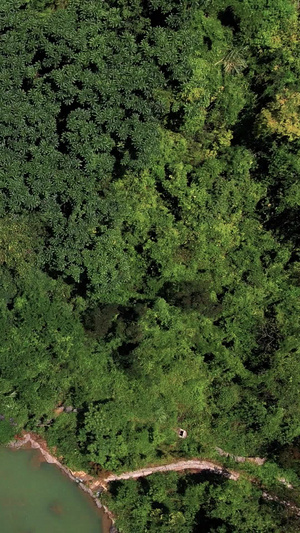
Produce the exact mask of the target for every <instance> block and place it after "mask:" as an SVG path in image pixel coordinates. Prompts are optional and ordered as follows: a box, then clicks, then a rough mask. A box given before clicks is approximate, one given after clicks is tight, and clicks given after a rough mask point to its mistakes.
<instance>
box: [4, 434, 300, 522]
mask: <svg viewBox="0 0 300 533" xmlns="http://www.w3.org/2000/svg"><path fill="white" fill-rule="evenodd" d="M26 445H29V446H31V447H32V448H36V449H38V450H39V451H40V452H41V453H42V455H43V456H44V458H45V460H46V461H47V462H48V463H53V464H55V465H56V466H58V467H59V468H60V469H61V470H62V471H63V472H64V473H65V474H66V475H67V476H68V477H69V478H70V479H72V480H73V481H76V482H77V483H78V484H79V487H80V488H81V489H82V490H84V491H85V492H87V493H88V494H89V495H90V496H91V497H92V498H93V499H94V501H95V503H96V505H97V506H98V507H99V508H103V510H104V511H105V513H107V515H108V517H109V518H110V520H111V522H112V524H114V517H113V515H112V513H110V511H109V510H108V509H107V508H106V507H105V506H104V505H103V504H102V503H101V501H100V499H99V498H98V496H99V494H100V493H101V492H103V491H104V490H107V488H108V487H107V486H108V484H109V483H110V482H112V481H118V480H123V479H124V480H125V479H138V478H140V477H146V476H150V475H151V474H155V473H156V472H182V471H184V470H187V471H189V472H190V473H192V474H195V473H199V472H202V471H209V472H211V473H213V474H218V475H221V476H223V477H225V478H227V479H230V480H232V481H238V480H239V479H240V478H241V477H242V476H243V477H244V478H246V479H248V481H251V482H252V483H253V482H255V480H254V479H253V478H251V477H250V476H249V475H247V474H246V473H244V472H243V473H241V472H237V471H236V470H232V469H226V468H224V467H223V466H222V465H220V464H218V463H217V462H213V461H207V460H205V459H188V460H181V461H177V462H174V463H169V464H168V465H160V466H152V467H149V468H141V469H139V470H133V471H131V472H124V473H123V474H113V473H110V474H104V473H103V474H102V476H98V477H94V476H91V475H90V474H87V473H86V472H75V471H72V470H70V469H69V468H68V467H66V466H65V465H63V464H62V463H61V462H60V460H59V459H58V458H57V457H55V455H53V454H52V453H50V451H49V449H48V446H47V443H46V441H45V440H43V439H42V438H41V437H39V435H36V434H34V433H23V434H22V435H21V436H20V437H18V438H16V440H15V441H13V442H11V443H10V445H9V446H10V447H11V448H21V447H22V446H26ZM217 451H218V453H219V455H221V456H226V457H232V458H235V459H236V461H237V462H238V463H239V462H245V461H249V462H252V463H255V464H257V465H262V464H263V463H264V462H265V459H261V458H259V457H235V456H233V455H231V454H228V453H227V452H224V451H223V450H222V449H221V448H217ZM278 481H279V482H281V483H283V484H284V485H286V486H287V487H288V488H292V486H291V485H289V484H288V483H287V482H286V480H285V479H279V480H278ZM262 497H263V499H264V500H266V501H274V502H277V503H279V504H281V505H283V506H284V507H286V508H288V509H289V510H290V511H292V512H293V513H294V514H295V515H296V516H297V517H299V518H300V508H299V507H297V506H296V505H295V504H294V503H292V502H289V501H287V500H282V499H280V498H279V497H278V496H276V495H272V494H270V493H268V492H266V491H263V492H262Z"/></svg>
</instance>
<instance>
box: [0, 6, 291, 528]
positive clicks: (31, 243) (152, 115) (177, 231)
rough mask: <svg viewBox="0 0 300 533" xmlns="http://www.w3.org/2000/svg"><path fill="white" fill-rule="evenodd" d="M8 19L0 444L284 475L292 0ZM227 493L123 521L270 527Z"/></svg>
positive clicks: (119, 463) (75, 460) (2, 145)
mask: <svg viewBox="0 0 300 533" xmlns="http://www.w3.org/2000/svg"><path fill="white" fill-rule="evenodd" d="M0 14H1V17H0V41H1V48H0V64H1V69H0V79H1V95H0V100H1V106H0V121H1V132H0V137H1V141H0V156H1V158H0V161H1V163H0V186H1V199H0V276H1V280H0V281H1V283H0V294H1V298H0V313H1V321H0V337H1V343H0V346H1V347H0V385H1V386H0V389H1V390H0V413H1V410H2V411H3V416H5V420H6V421H7V420H8V421H9V420H10V419H12V420H13V421H14V422H13V424H16V425H12V423H9V425H7V423H6V422H5V423H3V424H2V422H1V421H0V431H3V438H2V437H1V439H2V440H3V441H7V440H9V438H11V430H15V429H16V430H19V429H21V428H24V427H26V428H29V429H34V430H37V429H38V428H40V431H41V432H43V433H44V435H45V436H46V437H47V438H48V439H49V442H50V443H51V444H53V445H56V446H57V447H58V450H59V452H60V453H62V454H63V455H64V456H65V458H66V461H69V463H70V464H72V466H76V465H78V466H80V467H82V466H83V465H84V466H86V465H89V464H91V463H95V464H98V465H100V466H102V467H104V468H106V469H115V470H120V471H121V470H124V469H128V468H137V467H139V466H141V465H146V464H149V463H155V462H159V461H161V462H164V461H167V460H169V459H172V458H173V459H174V458H177V457H181V456H195V455H197V454H200V453H204V450H205V453H207V454H211V453H213V450H214V448H215V446H220V447H222V448H224V449H226V450H227V451H228V452H231V453H235V454H237V455H259V454H265V455H266V456H268V457H271V458H272V459H273V461H274V464H275V462H276V460H277V457H281V454H284V453H287V452H286V450H289V449H293V446H294V443H295V442H296V443H297V442H298V439H299V437H300V430H299V415H300V404H299V398H298V391H299V384H300V372H299V368H300V364H299V363H300V352H299V347H298V339H299V332H300V323H299V311H300V310H299V296H300V295H299V290H300V289H299V287H300V283H299V280H300V276H299V268H300V266H299V265H300V261H299V246H300V240H299V231H298V230H299V227H298V226H299V223H298V221H299V215H300V212H299V205H300V192H299V170H300V167H299V94H300V93H299V72H300V62H299V53H298V47H299V32H298V15H299V11H298V9H297V2H295V1H293V0H289V1H283V0H276V1H273V2H266V1H265V0H247V1H244V2H241V1H239V0H230V1H229V0H217V1H214V2H209V1H204V0H203V1H201V2H200V1H199V2H194V1H190V0H186V1H182V2H178V1H175V0H169V1H162V0H151V1H149V2H144V1H141V0H134V1H130V2H129V1H127V0H107V1H105V0H104V1H101V2H100V1H98V0H70V1H69V2H65V1H59V2H52V1H43V0H40V1H39V0H30V1H28V2H26V1H24V0H15V1H14V2H12V1H11V0H3V2H2V3H1V6H0ZM62 403H66V404H70V405H74V406H75V407H76V409H77V412H72V413H71V414H67V413H64V414H63V415H61V416H59V417H55V416H54V414H53V410H54V409H55V407H56V406H57V405H58V404H62ZM1 424H2V425H1ZM178 427H183V428H185V429H186V430H187V432H188V438H187V439H186V440H181V439H179V438H178V437H177V433H176V430H177V429H178ZM14 428H15V429H14ZM274 450H276V453H275V451H274ZM286 462H287V463H288V464H289V468H293V460H291V463H292V464H290V463H289V461H286ZM296 466H297V465H296ZM170 479H171V478H170ZM172 479H173V478H172ZM174 479H175V478H174ZM173 481H174V480H173ZM173 481H172V483H171V485H172V484H173ZM157 483H158V482H157ZM174 483H175V481H174ZM176 483H177V481H176ZM176 483H175V485H176ZM158 484H159V483H158ZM171 485H170V491H171V492H172V491H173V490H174V491H175V492H176V494H177V492H178V491H179V488H178V487H177V486H176V487H175V488H174V489H173V488H172V487H171ZM128 486H130V487H131V488H130V490H129V489H128V490H129V492H130V494H129V493H128V498H129V499H130V501H132V502H135V498H136V493H137V492H138V491H139V488H138V487H135V486H134V484H132V485H128ZM172 486H173V485H172ZM199 487H200V488H199ZM228 487H229V485H228ZM223 488H224V487H222V489H223ZM177 489H178V490H177ZM217 489H219V487H214V488H213V489H212V490H213V492H214V496H212V495H211V494H210V492H209V485H205V487H204V488H203V487H202V485H201V486H200V485H199V486H197V488H195V487H193V489H191V490H192V492H193V490H195V493H194V492H193V494H191V499H192V501H193V502H194V504H193V505H194V506H195V508H193V509H192V510H191V509H190V510H189V507H188V504H184V505H183V503H182V505H181V506H179V507H178V506H177V504H175V503H174V504H173V503H172V505H171V504H170V512H169V513H167V514H166V513H165V512H164V509H162V512H161V511H160V510H157V509H156V510H155V508H154V509H152V508H151V509H150V507H151V505H152V503H151V501H150V500H151V498H150V499H148V500H147V498H146V500H147V501H145V499H144V500H143V498H144V495H142V496H143V497H142V500H143V502H144V503H141V506H145V509H144V510H143V516H142V515H141V518H140V519H139V517H138V512H137V510H136V509H135V510H134V514H135V517H136V518H135V519H136V520H137V522H134V521H133V522H131V521H132V520H133V518H132V517H130V518H129V517H128V520H127V522H128V523H133V524H135V526H134V527H137V528H145V527H148V528H150V529H149V531H151V528H152V530H154V529H155V527H156V530H157V528H158V527H161V528H162V529H161V530H162V531H172V532H175V531H183V529H186V530H187V531H188V528H191V527H193V526H192V524H193V520H194V517H195V513H197V512H198V510H199V504H198V503H197V505H198V507H197V505H196V504H195V502H197V501H198V500H197V498H198V499H200V500H201V498H202V497H204V496H205V498H206V499H208V501H210V502H214V503H210V504H207V506H206V507H205V509H206V510H205V513H207V517H208V518H207V520H208V522H209V523H211V524H212V526H211V530H212V531H213V530H215V531H227V530H228V531H234V530H236V531H243V530H244V529H243V528H244V527H246V526H245V524H248V526H247V527H248V530H249V531H251V528H252V530H253V531H254V530H255V531H267V528H268V527H269V530H270V531H272V527H273V526H270V522H268V520H269V518H268V516H269V515H268V513H267V514H266V516H265V515H263V517H262V521H261V522H260V521H259V517H258V515H259V513H258V507H257V505H258V504H257V494H254V493H252V492H251V491H250V489H249V487H248V488H247V487H243V490H244V491H245V495H247V497H249V499H250V500H251V502H252V503H251V504H249V507H248V509H247V506H246V504H245V501H244V499H243V496H242V495H241V494H239V493H234V494H232V493H231V488H230V489H229V488H228V490H227V488H226V490H225V488H224V491H225V492H224V500H222V494H221V493H220V492H218V490H217ZM122 490H123V489H122ZM126 490H127V489H126ZM155 490H156V489H155ZM168 490H169V489H168ZM233 490H234V491H235V490H236V489H233ZM124 491H125V488H124ZM197 491H198V492H197ZM203 491H204V492H203ZM249 491H250V492H249ZM179 492H180V491H179ZM124 494H125V493H124ZM203 495H204V496H203ZM125 496H126V495H125ZM125 496H124V498H125ZM181 496H182V495H181ZM181 496H180V498H181ZM126 498H127V496H126ZM126 498H125V499H126ZM214 498H215V499H214ZM251 498H252V499H251ZM200 500H199V501H200ZM120 501H123V496H122V498H120ZM139 501H140V500H139V499H137V502H139ZM201 501H202V500H201ZM219 501H223V503H221V504H220V506H219V503H218V502H219ZM224 502H225V503H224ZM253 502H254V503H253ZM225 504H226V505H225ZM122 505H123V503H122ZM168 505H169V503H168ZM203 505H204V504H203ZM209 505H210V506H211V507H209ZM196 507H197V509H198V510H197V511H195V509H196ZM118 509H119V508H118ZM118 509H117V512H118V513H119V512H121V511H119V510H118ZM226 509H229V511H228V513H227V514H226ZM237 509H241V510H242V512H241V516H240V517H239V516H238V513H237ZM125 511H126V509H125ZM127 511H128V509H127ZM127 511H126V512H127ZM132 512H133V511H132ZM214 512H215V513H217V514H216V515H214V514H213V513H214ZM149 513H150V514H151V513H152V514H151V517H152V518H151V520H152V524H153V525H151V524H150V525H149V524H148V522H147V520H148V518H147V517H148V516H149ZM161 513H162V516H163V518H161ZM251 514H253V516H254V517H256V518H253V519H252V518H251V516H250V515H251ZM267 515H268V516H267ZM214 520H216V521H217V522H216V523H215V522H214ZM251 520H252V522H253V524H254V525H251V524H252V522H251ZM255 520H257V522H255ZM275 522H276V521H275ZM275 522H274V524H275V525H276V523H275ZM124 523H126V519H125V522H124ZM249 524H250V525H249ZM268 524H269V525H268ZM275 525H274V528H273V530H274V531H277V530H276V528H275ZM122 527H125V526H122ZM134 527H133V529H134ZM276 527H277V525H276ZM278 527H279V526H278ZM153 528H154V529H153ZM213 528H215V529H213ZM226 528H227V529H226ZM230 528H231V529H230ZM253 528H254V529H253ZM255 528H256V529H255ZM264 528H265V529H264ZM140 530H141V529H140ZM146 530H147V529H146Z"/></svg>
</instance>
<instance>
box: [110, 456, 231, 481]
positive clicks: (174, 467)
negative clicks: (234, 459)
mask: <svg viewBox="0 0 300 533" xmlns="http://www.w3.org/2000/svg"><path fill="white" fill-rule="evenodd" d="M183 470H192V471H193V472H202V471H203V470H209V471H210V472H213V473H214V474H220V475H221V476H224V477H226V478H227V479H232V480H233V481H237V480H238V479H239V477H240V473H239V472H236V471H234V470H227V469H225V468H223V467H222V466H219V465H218V464H216V463H213V462H212V461H205V460H201V459H199V460H198V459H189V460H187V461H186V460H183V461H177V462H176V463H170V464H168V465H164V466H153V467H151V468H141V469H140V470H133V471H132V472H125V473H124V474H119V475H116V474H110V475H109V476H107V477H106V478H104V480H103V481H104V482H105V483H110V482H111V481H117V480H119V479H132V478H133V479H136V478H139V477H145V476H150V474H154V473H156V472H182V471H183Z"/></svg>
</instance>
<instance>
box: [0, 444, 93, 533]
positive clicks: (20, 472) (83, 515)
mask: <svg viewBox="0 0 300 533" xmlns="http://www.w3.org/2000/svg"><path fill="white" fill-rule="evenodd" d="M101 523H102V520H101V516H100V514H99V512H98V511H97V508H96V506H95V505H94V504H93V502H92V501H91V499H90V498H89V497H88V496H87V495H86V494H85V493H84V492H83V491H82V490H80V489H79V487H77V485H76V484H75V483H74V482H72V481H70V480H69V479H68V478H67V477H65V476H64V475H63V474H62V473H61V472H60V470H59V469H58V468H56V467H55V466H53V465H51V464H48V463H44V462H43V463H41V462H40V454H39V452H38V451H36V450H9V449H6V448H0V532H1V533H101V532H102V531H103V530H102V527H101Z"/></svg>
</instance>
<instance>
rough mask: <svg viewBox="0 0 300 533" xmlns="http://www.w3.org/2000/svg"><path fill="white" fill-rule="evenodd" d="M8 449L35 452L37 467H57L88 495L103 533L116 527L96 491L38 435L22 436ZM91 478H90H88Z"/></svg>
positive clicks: (87, 498)
mask: <svg viewBox="0 0 300 533" xmlns="http://www.w3.org/2000/svg"><path fill="white" fill-rule="evenodd" d="M8 448H9V449H10V450H12V451H15V452H17V450H26V449H27V450H34V452H35V454H34V458H33V461H34V463H35V466H39V465H40V464H41V463H49V464H53V465H55V466H56V467H57V468H58V469H59V470H60V471H61V474H62V475H63V476H64V477H67V478H68V479H69V480H70V481H73V482H74V483H75V482H76V483H77V484H78V486H79V488H80V489H82V490H83V492H85V493H86V500H87V502H88V503H89V505H91V506H93V508H94V509H93V510H94V512H95V513H96V514H97V515H98V517H99V519H100V522H101V530H100V531H101V533H109V532H110V531H111V530H112V529H113V526H114V520H113V517H112V514H111V513H110V512H109V510H108V509H107V508H106V507H105V506H103V505H102V503H101V501H100V500H99V499H98V498H97V496H96V493H95V491H92V490H91V489H90V488H89V486H88V484H86V482H85V481H84V482H79V479H78V477H77V476H76V472H72V471H71V470H70V469H69V468H67V467H66V466H65V465H63V464H62V463H61V462H60V461H59V460H58V459H57V458H56V457H55V456H54V455H52V454H51V453H50V452H49V450H48V448H47V445H46V442H45V441H43V439H41V438H40V437H39V436H38V435H33V434H29V433H26V434H22V435H21V436H20V437H18V438H17V439H16V440H14V441H12V442H11V443H10V444H9V445H8ZM87 477H89V476H87Z"/></svg>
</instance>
